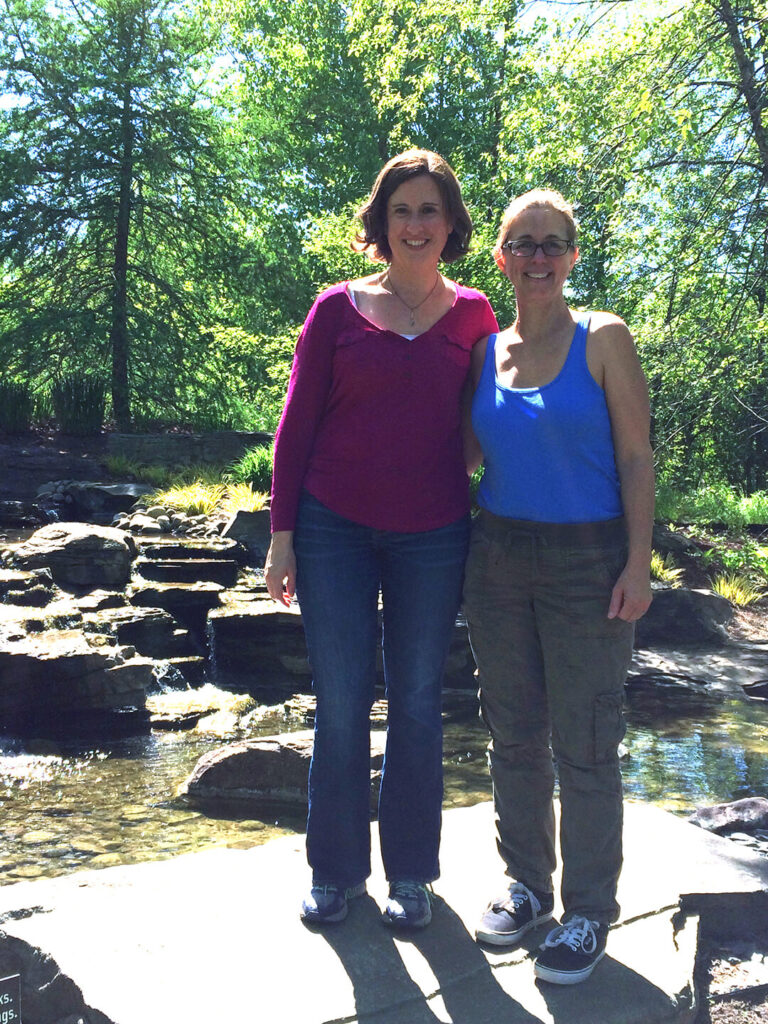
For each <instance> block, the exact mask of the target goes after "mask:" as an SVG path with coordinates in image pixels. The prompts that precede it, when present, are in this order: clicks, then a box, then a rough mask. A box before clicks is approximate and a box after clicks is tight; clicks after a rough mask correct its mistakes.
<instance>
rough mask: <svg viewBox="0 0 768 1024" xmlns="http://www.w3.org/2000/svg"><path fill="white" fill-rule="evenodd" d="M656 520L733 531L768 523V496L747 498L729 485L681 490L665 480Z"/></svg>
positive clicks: (661, 483)
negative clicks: (715, 526)
mask: <svg viewBox="0 0 768 1024" xmlns="http://www.w3.org/2000/svg"><path fill="white" fill-rule="evenodd" d="M656 518H657V519H661V520H669V521H672V522H678V523H697V524H699V525H704V526H706V525H711V524H714V523H717V524H722V525H724V526H727V527H728V528H729V529H732V530H742V529H744V527H745V526H750V525H753V524H754V525H758V526H761V525H764V524H766V523H768V494H767V493H766V492H765V491H755V492H754V493H753V494H750V495H745V494H742V493H741V491H739V490H736V489H735V488H733V487H730V486H729V485H728V484H724V483H719V484H707V485H704V486H701V487H696V488H695V489H693V490H688V491H682V490H680V489H679V488H676V487H674V486H672V485H670V484H669V483H667V482H665V481H664V480H661V481H659V484H658V486H657V488H656Z"/></svg>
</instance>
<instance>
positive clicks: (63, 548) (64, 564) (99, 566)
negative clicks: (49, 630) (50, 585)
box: [12, 523, 136, 590]
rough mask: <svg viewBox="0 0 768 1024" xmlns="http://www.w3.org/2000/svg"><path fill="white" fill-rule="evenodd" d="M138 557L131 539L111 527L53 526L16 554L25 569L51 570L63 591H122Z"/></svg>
mask: <svg viewBox="0 0 768 1024" xmlns="http://www.w3.org/2000/svg"><path fill="white" fill-rule="evenodd" d="M135 557H136V546H135V544H134V542H133V540H132V538H131V537H130V536H129V535H128V534H126V533H123V532H122V530H115V529H112V527H109V526H91V525H88V524H86V523H51V524H50V525H49V526H44V527H42V529H40V530H36V531H35V533H33V534H32V536H31V537H30V538H29V539H28V540H27V541H26V543H24V544H20V545H19V546H18V547H16V548H15V549H14V550H13V553H12V560H13V563H14V564H15V565H16V566H17V567H19V568H22V569H38V568H43V567H45V568H48V569H50V571H51V575H52V576H53V580H54V582H55V583H57V584H58V585H59V586H60V587H64V588H67V587H75V588H83V589H87V590H94V589H95V588H97V587H101V588H106V589H108V590H117V589H121V588H122V587H124V586H125V585H126V583H127V582H128V579H129V578H130V574H131V563H132V561H133V559H134V558H135Z"/></svg>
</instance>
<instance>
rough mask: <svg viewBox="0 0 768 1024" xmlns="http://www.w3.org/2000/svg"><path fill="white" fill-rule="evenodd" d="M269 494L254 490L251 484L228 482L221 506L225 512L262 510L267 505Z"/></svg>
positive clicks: (231, 513) (232, 513)
mask: <svg viewBox="0 0 768 1024" xmlns="http://www.w3.org/2000/svg"><path fill="white" fill-rule="evenodd" d="M267 499H268V495H267V494H265V493H264V491H254V490H253V488H252V487H251V485H250V484H245V483H240V484H227V489H226V492H225V494H224V498H223V500H222V502H221V507H222V508H223V509H224V511H225V512H229V514H230V515H234V514H235V512H260V511H261V509H263V508H266V507H267Z"/></svg>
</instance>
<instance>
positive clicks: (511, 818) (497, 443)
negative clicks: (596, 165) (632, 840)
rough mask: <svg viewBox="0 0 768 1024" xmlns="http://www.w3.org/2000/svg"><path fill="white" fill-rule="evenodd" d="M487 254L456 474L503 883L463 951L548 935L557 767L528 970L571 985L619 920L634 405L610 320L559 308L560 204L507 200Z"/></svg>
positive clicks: (642, 556) (544, 894)
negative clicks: (489, 300) (471, 483)
mask: <svg viewBox="0 0 768 1024" xmlns="http://www.w3.org/2000/svg"><path fill="white" fill-rule="evenodd" d="M494 256H495V259H496V263H497V264H498V266H499V269H500V270H501V271H502V273H503V274H504V275H505V277H507V278H508V280H509V281H510V283H511V284H512V286H513V287H514V289H515V299H516V303H517V317H516V319H515V322H514V323H513V324H512V326H511V327H509V328H507V330H505V331H502V332H501V333H499V334H496V335H493V334H492V335H491V336H490V337H489V338H488V339H486V341H485V342H481V343H479V344H478V345H476V346H475V350H474V353H473V367H472V375H473V384H474V398H473V402H472V430H468V442H467V447H468V452H469V455H468V462H469V463H470V471H471V470H472V469H474V468H475V466H476V465H478V464H479V463H480V461H482V462H483V463H484V475H483V478H482V482H481V484H480V489H479V492H478V503H479V505H480V513H479V515H478V517H477V519H476V520H475V524H474V527H473V536H472V544H471V548H470V555H469V561H468V564H467V575H466V583H465V592H464V606H465V611H466V616H467V622H468V625H469V634H470V640H471V643H472V649H473V651H474V655H475V660H476V662H477V666H478V671H479V676H480V700H481V709H482V714H483V717H484V719H485V721H486V724H487V725H488V728H489V730H490V733H491V743H490V746H489V762H490V766H491V776H492V781H493V794H494V802H495V808H496V820H497V843H498V848H499V852H500V854H501V856H502V859H503V861H504V863H505V866H506V874H507V875H508V876H509V879H510V881H508V884H507V888H506V890H505V891H504V892H503V894H502V895H501V896H500V897H499V898H497V899H494V900H493V901H492V902H491V903H490V904H489V906H488V908H487V909H486V911H485V913H484V915H483V917H482V920H481V922H480V924H479V926H478V928H477V930H476V936H477V938H478V939H479V940H480V941H482V942H487V943H490V944H492V945H495V946H505V945H515V944H516V943H517V942H519V940H520V939H521V937H522V936H523V935H524V934H525V933H526V932H528V931H529V930H531V929H532V928H534V927H536V926H537V925H539V924H541V923H543V922H545V921H549V920H551V919H552V917H553V913H554V893H553V886H552V875H553V872H554V869H555V863H556V859H555V840H554V837H555V821H554V806H553V794H554V783H555V772H554V765H553V755H554V762H555V764H556V765H557V775H558V781H559V788H560V849H561V856H562V867H563V873H562V885H561V899H562V905H563V916H562V924H561V925H560V926H558V927H556V928H554V929H553V930H552V931H550V933H549V934H548V935H547V937H546V940H545V942H544V944H543V946H542V947H541V949H540V951H539V953H538V955H537V956H536V959H535V961H534V971H535V973H536V976H537V977H538V978H540V979H542V980H544V981H549V982H553V983H555V984H575V983H576V982H580V981H583V980H584V979H586V978H588V977H589V975H590V974H591V973H592V971H593V970H594V968H595V965H596V964H597V963H598V961H599V960H600V959H601V958H602V957H603V955H604V953H605V946H606V938H607V933H608V929H609V926H610V925H611V924H612V923H613V922H614V921H616V920H617V918H618V915H619V906H618V903H617V902H616V888H617V882H618V877H619V872H620V870H621V862H622V846H621V834H622V790H621V774H620V770H619V760H618V748H619V743H620V741H621V739H622V737H623V735H624V722H623V714H622V707H623V693H624V682H625V678H626V673H627V669H628V667H629V662H630V659H631V656H632V644H633V637H634V625H633V623H634V621H635V620H636V619H638V618H640V616H641V615H643V614H644V613H645V611H646V610H647V609H648V606H649V604H650V600H651V593H650V582H649V577H650V555H651V530H652V525H653V504H654V486H653V459H652V453H651V448H650V444H649V439H648V435H649V421H650V417H649V410H648V393H647V388H646V384H645V378H644V376H643V372H642V370H641V368H640V363H639V360H638V357H637V353H636V351H635V346H634V344H633V341H632V337H631V335H630V333H629V331H628V330H627V327H626V325H625V324H624V323H623V321H622V320H620V319H619V318H618V317H616V316H613V315H612V314H610V313H591V314H583V313H577V312H576V311H574V310H572V309H570V308H569V307H568V304H567V303H566V300H565V298H564V295H563V286H564V284H565V282H566V280H567V278H568V275H569V274H570V272H571V270H572V269H573V266H574V264H575V263H576V261H577V259H578V258H579V250H578V246H577V241H576V222H575V219H574V216H573V209H572V207H571V206H570V204H569V203H567V202H566V200H565V199H564V198H563V197H562V196H561V195H560V194H559V193H558V192H553V191H551V190H549V189H537V190H535V191H533V192H528V193H526V194H525V195H522V196H520V197H518V198H517V199H515V200H514V201H513V202H512V204H511V205H510V206H509V207H508V209H507V211H506V213H505V214H504V218H503V220H502V224H501V230H500V232H499V237H498V242H497V247H496V250H495V252H494Z"/></svg>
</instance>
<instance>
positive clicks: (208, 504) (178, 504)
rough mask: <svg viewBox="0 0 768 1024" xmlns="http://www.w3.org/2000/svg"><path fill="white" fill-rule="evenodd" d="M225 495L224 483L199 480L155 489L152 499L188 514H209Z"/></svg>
mask: <svg viewBox="0 0 768 1024" xmlns="http://www.w3.org/2000/svg"><path fill="white" fill-rule="evenodd" d="M223 497H224V484H210V483H205V482H204V481H202V480H198V481H196V482H195V483H191V484H182V485H177V486H174V487H169V488H167V489H166V490H162V491H155V493H154V494H153V495H152V496H151V501H152V503H154V504H157V505H165V506H167V507H168V508H172V509H175V510H176V511H177V512H186V513H187V515H202V516H209V515H211V513H212V512H214V511H215V510H216V508H217V506H218V505H219V502H220V501H221V499H222V498H223Z"/></svg>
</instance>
